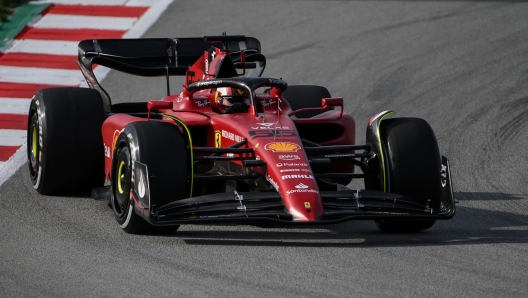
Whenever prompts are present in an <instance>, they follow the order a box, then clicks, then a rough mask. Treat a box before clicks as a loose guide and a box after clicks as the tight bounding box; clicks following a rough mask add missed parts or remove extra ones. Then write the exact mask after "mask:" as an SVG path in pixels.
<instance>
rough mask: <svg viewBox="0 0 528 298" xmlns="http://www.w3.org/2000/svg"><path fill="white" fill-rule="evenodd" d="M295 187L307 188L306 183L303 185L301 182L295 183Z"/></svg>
mask: <svg viewBox="0 0 528 298" xmlns="http://www.w3.org/2000/svg"><path fill="white" fill-rule="evenodd" d="M295 188H301V189H302V188H308V185H304V184H302V183H299V184H297V185H295Z"/></svg>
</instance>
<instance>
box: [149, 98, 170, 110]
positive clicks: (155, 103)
mask: <svg viewBox="0 0 528 298" xmlns="http://www.w3.org/2000/svg"><path fill="white" fill-rule="evenodd" d="M172 104H173V102H172V101H165V100H150V101H149V102H148V103H147V107H148V109H149V110H160V109H172Z"/></svg>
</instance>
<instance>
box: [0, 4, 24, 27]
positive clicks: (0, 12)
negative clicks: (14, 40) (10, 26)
mask: <svg viewBox="0 0 528 298" xmlns="http://www.w3.org/2000/svg"><path fill="white" fill-rule="evenodd" d="M28 2H29V0H0V22H2V23H3V22H5V21H7V18H8V17H9V16H10V15H11V14H12V13H13V12H14V11H15V9H16V8H17V7H19V6H20V5H22V4H26V3H28Z"/></svg>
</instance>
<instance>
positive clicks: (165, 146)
mask: <svg viewBox="0 0 528 298" xmlns="http://www.w3.org/2000/svg"><path fill="white" fill-rule="evenodd" d="M130 136H131V137H132V138H130ZM116 144H117V145H116V148H117V149H116V151H115V155H114V161H115V162H114V164H113V167H112V169H113V170H112V171H113V174H112V207H113V210H114V215H115V218H116V220H117V223H118V224H119V226H120V227H121V228H122V229H123V230H124V231H125V232H126V233H129V234H172V233H174V232H175V231H176V230H177V229H178V228H179V226H178V225H172V226H153V225H151V224H150V223H148V222H147V221H146V220H145V219H143V218H142V217H141V216H140V215H138V214H137V212H136V210H134V209H135V208H139V207H138V206H137V205H136V202H135V201H134V199H132V195H131V191H132V190H133V185H134V179H136V178H133V174H132V173H133V171H134V162H139V163H141V164H144V165H146V167H147V169H148V177H147V179H148V185H149V198H150V207H151V208H156V207H160V206H162V205H164V204H167V203H169V202H172V201H176V200H180V199H183V198H186V197H187V192H188V185H187V184H188V183H187V180H188V166H189V165H188V163H189V161H188V157H187V155H188V153H187V149H186V145H185V142H184V139H183V135H182V133H181V132H180V130H179V128H178V127H177V126H175V125H173V124H169V123H166V122H160V121H147V122H134V123H130V124H128V125H127V126H126V127H125V130H124V131H123V132H122V133H121V134H120V136H119V138H118V139H117V142H116ZM132 150H134V152H132Z"/></svg>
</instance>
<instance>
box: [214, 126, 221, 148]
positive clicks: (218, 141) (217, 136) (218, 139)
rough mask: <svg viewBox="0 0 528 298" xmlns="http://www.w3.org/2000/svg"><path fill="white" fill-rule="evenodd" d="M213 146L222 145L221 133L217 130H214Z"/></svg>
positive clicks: (219, 146) (218, 146)
mask: <svg viewBox="0 0 528 298" xmlns="http://www.w3.org/2000/svg"><path fill="white" fill-rule="evenodd" d="M215 147H216V148H221V147H222V133H221V132H220V131H219V130H217V131H215Z"/></svg>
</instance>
